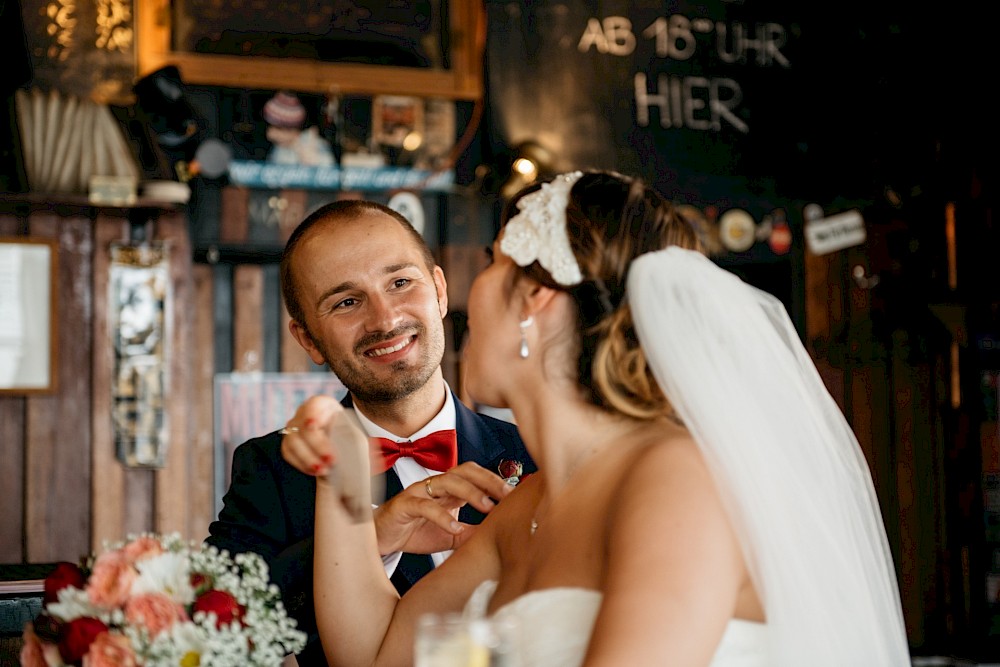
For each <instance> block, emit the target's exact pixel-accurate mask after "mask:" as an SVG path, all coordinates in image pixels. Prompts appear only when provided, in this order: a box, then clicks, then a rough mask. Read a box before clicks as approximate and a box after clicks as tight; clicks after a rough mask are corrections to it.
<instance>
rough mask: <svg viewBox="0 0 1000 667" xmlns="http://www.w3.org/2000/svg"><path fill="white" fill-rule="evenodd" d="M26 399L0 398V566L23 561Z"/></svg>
mask: <svg viewBox="0 0 1000 667" xmlns="http://www.w3.org/2000/svg"><path fill="white" fill-rule="evenodd" d="M25 400H26V399H24V398H21V397H18V396H0V486H2V487H3V498H4V500H3V520H2V521H0V563H20V562H22V561H23V560H24V403H25Z"/></svg>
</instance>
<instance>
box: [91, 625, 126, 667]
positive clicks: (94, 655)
mask: <svg viewBox="0 0 1000 667" xmlns="http://www.w3.org/2000/svg"><path fill="white" fill-rule="evenodd" d="M138 664H139V663H138V662H137V661H136V659H135V652H134V651H133V650H132V645H131V644H130V643H129V640H128V638H127V637H125V636H123V635H113V634H111V633H110V632H105V633H103V634H100V635H97V639H95V640H94V643H93V644H91V645H90V650H89V651H88V652H87V655H85V656H83V667H136V666H137V665H138Z"/></svg>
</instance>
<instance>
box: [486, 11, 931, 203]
mask: <svg viewBox="0 0 1000 667" xmlns="http://www.w3.org/2000/svg"><path fill="white" fill-rule="evenodd" d="M894 11H899V9H898V8H897V7H895V6H893V7H881V6H868V5H867V4H866V5H862V4H861V3H860V2H854V3H851V2H847V3H841V4H839V5H838V6H837V7H836V8H835V9H834V8H832V7H827V6H823V7H813V6H811V5H809V3H801V2H792V1H790V0H679V1H677V2H652V1H649V2H621V1H612V0H607V1H595V0H592V1H589V2H587V1H584V0H576V1H568V2H556V1H540V2H532V3H528V2H520V3H518V2H505V1H502V0H491V1H488V2H487V16H488V26H489V31H488V39H487V63H488V72H487V76H488V86H489V90H490V100H491V110H492V112H493V115H494V118H493V125H494V127H496V128H498V130H499V132H500V134H501V135H502V138H503V141H504V142H505V143H506V144H507V145H509V146H512V147H513V146H517V145H518V144H520V143H522V142H525V141H535V142H538V143H540V144H542V145H543V146H544V147H545V148H547V149H548V150H549V151H551V152H552V153H553V154H554V155H556V156H558V158H559V159H560V161H561V162H562V165H561V166H562V167H563V168H576V167H580V166H592V167H605V168H616V169H618V170H620V171H623V172H627V173H637V174H640V175H644V176H646V177H647V178H648V179H650V180H652V181H653V182H654V183H655V184H656V185H657V186H658V187H659V188H660V189H661V190H662V191H664V192H666V193H667V194H670V195H674V194H676V195H684V196H685V198H686V199H688V200H690V199H691V198H699V197H700V198H702V199H703V202H702V203H710V202H712V203H718V200H719V198H720V197H728V198H731V199H736V200H747V201H754V200H757V199H760V198H765V199H771V200H787V199H798V198H815V199H817V200H819V201H820V203H825V202H826V201H829V200H832V199H834V198H837V197H846V198H848V199H853V198H856V197H859V196H860V197H864V196H868V195H869V194H870V193H871V185H870V182H869V181H870V179H871V177H872V166H873V162H876V161H879V160H882V161H883V162H882V163H883V164H884V163H885V160H890V161H892V162H893V163H894V164H899V165H901V166H903V167H904V168H905V169H906V170H910V169H913V168H914V167H913V166H909V163H911V162H913V161H912V160H908V155H909V154H908V151H912V145H913V141H912V139H913V135H912V134H909V133H908V130H912V129H915V128H920V125H921V120H920V117H921V115H922V114H923V113H924V112H925V111H926V112H927V115H930V107H929V106H928V103H929V100H927V99H925V98H922V97H921V96H920V94H919V92H918V91H920V90H922V89H925V88H924V87H923V86H920V85H914V83H915V81H914V80H915V79H917V78H918V75H917V74H916V73H915V72H914V70H916V69H919V68H915V67H913V66H911V65H909V64H908V63H907V58H908V57H912V56H913V55H915V54H917V53H921V61H920V62H921V67H932V66H933V67H935V69H937V68H939V66H938V65H936V63H938V62H939V61H940V62H945V61H943V59H942V58H943V56H942V55H941V54H940V53H938V51H940V49H934V51H935V53H933V54H931V53H929V52H928V50H927V47H928V45H929V44H930V43H932V42H933V43H936V42H935V41H934V40H926V41H925V42H923V46H924V49H923V50H922V51H921V50H918V48H916V47H917V46H918V45H919V44H918V43H917V42H918V41H919V40H920V39H921V36H927V35H928V34H929V33H930V34H936V33H933V32H932V30H931V26H929V25H926V24H923V23H922V24H921V25H919V26H914V25H913V23H914V18H913V17H918V16H919V14H918V12H916V11H911V12H909V16H897V15H895V14H893V13H892V12H894ZM916 20H919V21H922V22H928V21H929V19H927V18H918V19H916ZM921 130H922V131H926V128H921ZM693 203H698V202H697V201H695V202H693Z"/></svg>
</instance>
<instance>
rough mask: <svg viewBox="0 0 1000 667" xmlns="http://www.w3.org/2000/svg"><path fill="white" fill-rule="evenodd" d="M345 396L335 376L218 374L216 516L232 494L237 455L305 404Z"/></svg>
mask: <svg viewBox="0 0 1000 667" xmlns="http://www.w3.org/2000/svg"><path fill="white" fill-rule="evenodd" d="M320 394H322V395H326V396H333V397H334V398H336V399H337V400H340V399H341V398H343V397H344V396H345V395H346V394H347V388H346V387H344V385H343V383H341V381H340V379H339V378H337V376H336V375H334V374H333V373H327V372H323V373H217V374H216V376H215V510H216V513H218V511H219V510H221V509H222V496H223V495H224V494H225V492H226V489H228V488H229V481H230V480H229V478H230V474H231V469H232V461H233V452H234V451H235V449H236V448H237V447H238V446H239V445H240V444H241V443H243V442H246V441H247V440H249V439H250V438H257V437H260V436H263V435H267V434H268V433H271V432H273V431H276V430H278V429H279V428H281V427H282V426H284V425H285V423H287V422H288V420H289V419H291V417H292V415H294V414H295V410H296V408H298V407H299V405H301V404H302V403H303V402H304V401H305V400H306V399H307V398H309V397H310V396H316V395H320Z"/></svg>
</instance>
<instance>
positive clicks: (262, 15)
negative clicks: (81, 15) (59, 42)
mask: <svg viewBox="0 0 1000 667" xmlns="http://www.w3.org/2000/svg"><path fill="white" fill-rule="evenodd" d="M136 4H137V7H136V25H137V29H138V41H137V55H138V63H139V73H140V75H144V74H147V73H149V72H152V71H154V70H156V69H158V68H160V67H162V66H164V65H168V64H172V65H176V66H178V67H179V68H180V70H181V74H182V77H183V79H184V80H185V82H189V83H199V84H210V85H222V86H233V87H240V88H244V87H245V88H263V89H272V90H273V89H281V88H287V89H291V90H296V91H302V92H306V91H308V92H318V93H336V94H342V95H343V94H369V95H375V94H395V95H423V96H427V97H445V98H451V99H475V98H478V97H480V96H481V94H482V76H481V71H482V41H483V38H482V34H483V26H484V19H483V11H482V7H481V6H480V5H478V4H477V3H471V2H459V3H450V2H448V1H447V0H409V1H407V2H388V3H387V2H384V1H380V0H354V1H353V2H348V3H344V2H330V3H314V2H304V1H302V0H289V1H288V2H270V1H269V0H220V1H218V2H203V1H194V0H150V1H149V2H142V3H136Z"/></svg>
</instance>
